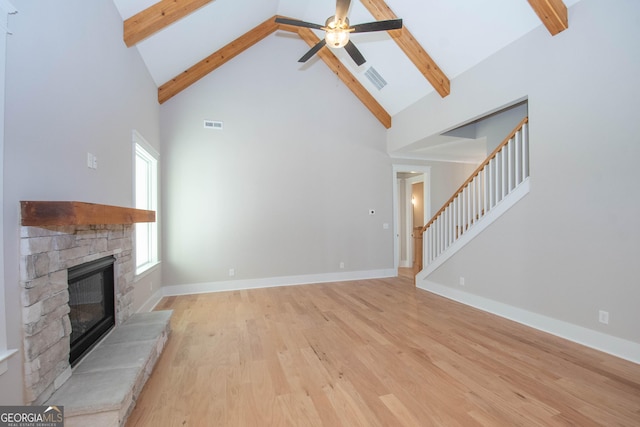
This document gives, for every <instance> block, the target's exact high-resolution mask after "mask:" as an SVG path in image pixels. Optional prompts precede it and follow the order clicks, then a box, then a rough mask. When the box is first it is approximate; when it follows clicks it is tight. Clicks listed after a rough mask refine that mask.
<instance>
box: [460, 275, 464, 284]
mask: <svg viewBox="0 0 640 427" xmlns="http://www.w3.org/2000/svg"><path fill="white" fill-rule="evenodd" d="M460 286H464V277H462V276H460Z"/></svg>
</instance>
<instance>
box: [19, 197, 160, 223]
mask: <svg viewBox="0 0 640 427" xmlns="http://www.w3.org/2000/svg"><path fill="white" fill-rule="evenodd" d="M20 208H21V212H22V225H24V226H36V227H38V226H40V227H42V226H56V225H102V224H134V223H136V222H155V221H156V213H155V211H146V210H142V209H133V208H124V207H120V206H109V205H99V204H95V203H84V202H33V201H21V202H20Z"/></svg>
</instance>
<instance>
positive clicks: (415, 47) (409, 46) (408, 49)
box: [360, 0, 451, 98]
mask: <svg viewBox="0 0 640 427" xmlns="http://www.w3.org/2000/svg"><path fill="white" fill-rule="evenodd" d="M360 1H361V3H362V4H363V5H364V7H366V8H367V10H368V11H369V12H370V13H371V15H373V17H374V18H375V19H376V20H378V21H381V20H384V19H397V18H398V17H397V16H396V14H395V13H393V11H392V10H391V8H389V6H387V4H386V3H385V2H384V0H360ZM388 33H389V35H390V36H391V37H392V38H393V39H394V40H395V42H396V43H397V44H398V46H399V47H400V49H402V51H403V52H404V53H405V55H407V57H408V58H409V59H410V60H411V62H413V64H414V65H415V66H416V67H417V68H418V70H420V72H421V73H422V75H423V76H424V77H425V78H426V79H427V80H428V81H429V83H430V84H431V86H433V88H434V89H435V90H436V91H437V92H438V93H439V94H440V96H441V97H443V98H444V97H445V96H447V95H449V93H450V92H451V85H450V82H449V78H448V77H447V76H446V75H445V74H444V72H442V70H441V69H440V67H438V64H436V62H435V61H434V60H433V59H432V58H431V57H430V56H429V54H428V53H427V52H426V51H425V50H424V48H423V47H422V46H421V45H420V43H418V41H417V40H416V39H415V37H413V35H411V33H410V32H409V30H408V29H407V27H406V26H404V25H403V27H402V28H401V29H399V30H393V31H389V32H388Z"/></svg>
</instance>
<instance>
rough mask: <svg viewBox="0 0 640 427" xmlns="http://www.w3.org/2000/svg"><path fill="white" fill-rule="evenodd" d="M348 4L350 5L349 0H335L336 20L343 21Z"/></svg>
mask: <svg viewBox="0 0 640 427" xmlns="http://www.w3.org/2000/svg"><path fill="white" fill-rule="evenodd" d="M349 5H351V0H336V15H335V16H336V20H337V21H340V22H345V19H347V14H348V13H349Z"/></svg>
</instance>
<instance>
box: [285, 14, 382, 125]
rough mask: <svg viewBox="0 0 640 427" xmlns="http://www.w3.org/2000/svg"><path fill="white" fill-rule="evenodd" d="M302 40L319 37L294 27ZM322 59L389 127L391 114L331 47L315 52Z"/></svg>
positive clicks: (313, 41) (315, 40)
mask: <svg viewBox="0 0 640 427" xmlns="http://www.w3.org/2000/svg"><path fill="white" fill-rule="evenodd" d="M280 29H282V30H286V31H292V27H290V26H285V25H282V26H281V28H280ZM293 31H295V32H297V33H298V34H299V35H300V37H301V38H302V40H304V41H305V42H306V43H307V44H308V45H309V47H313V46H315V45H316V44H317V43H318V42H319V41H320V39H319V38H318V36H316V35H315V33H314V32H313V31H312V30H310V29H309V28H299V27H295V30H293ZM316 55H318V56H319V57H320V59H322V61H324V63H325V64H327V66H328V67H329V69H331V71H332V72H334V73H335V74H336V75H337V76H338V78H339V79H340V80H342V82H343V83H344V84H345V85H346V86H347V87H348V88H349V90H351V92H353V94H354V95H355V96H356V97H358V99H359V100H360V101H361V102H362V103H363V104H364V106H365V107H367V108H368V109H369V111H371V113H372V114H373V115H374V116H375V117H376V118H377V119H378V120H379V121H380V123H382V125H383V126H384V127H385V128H387V129H389V128H390V127H391V115H390V114H389V113H388V112H387V111H386V110H385V109H384V108H383V107H382V105H380V103H378V101H376V99H375V98H374V97H373V96H372V95H371V94H370V93H369V91H367V89H366V88H365V87H364V86H362V84H361V83H360V82H359V81H358V79H356V78H355V77H354V75H353V74H351V72H350V71H349V70H348V69H347V68H346V67H345V66H344V64H343V63H342V62H340V60H339V59H338V58H337V57H336V56H335V55H334V54H333V53H332V52H331V49H329V48H326V49H324V48H323V49H320V51H319V52H318V53H317V54H316Z"/></svg>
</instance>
